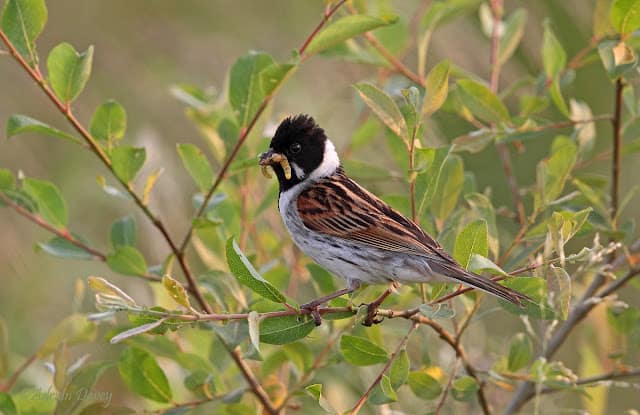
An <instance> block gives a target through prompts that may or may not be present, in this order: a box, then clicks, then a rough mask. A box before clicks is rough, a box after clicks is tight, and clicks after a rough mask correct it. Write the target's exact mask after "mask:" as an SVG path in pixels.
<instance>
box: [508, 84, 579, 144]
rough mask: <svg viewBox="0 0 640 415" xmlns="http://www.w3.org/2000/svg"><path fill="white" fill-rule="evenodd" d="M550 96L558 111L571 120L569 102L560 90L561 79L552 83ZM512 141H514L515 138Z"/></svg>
mask: <svg viewBox="0 0 640 415" xmlns="http://www.w3.org/2000/svg"><path fill="white" fill-rule="evenodd" d="M549 95H550V96H551V101H553V104H554V105H555V106H556V108H558V111H560V112H561V113H562V115H564V116H565V117H567V118H569V116H570V112H569V107H567V102H566V101H565V99H564V97H563V96H562V89H561V88H560V80H559V79H557V78H555V79H554V80H553V82H551V86H550V87H549ZM534 133H535V132H534ZM533 137H535V135H532V137H531V138H533ZM510 141H513V137H512V138H511V140H510Z"/></svg>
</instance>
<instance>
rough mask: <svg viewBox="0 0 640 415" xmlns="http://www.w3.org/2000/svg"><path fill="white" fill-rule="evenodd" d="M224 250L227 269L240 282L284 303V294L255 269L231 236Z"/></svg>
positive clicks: (277, 301) (272, 299) (262, 295)
mask: <svg viewBox="0 0 640 415" xmlns="http://www.w3.org/2000/svg"><path fill="white" fill-rule="evenodd" d="M226 252H227V264H228V265H229V269H230V270H231V272H232V273H233V275H234V276H235V277H236V278H237V279H238V281H239V282H240V283H241V284H243V285H245V286H246V287H248V288H250V289H251V290H252V291H253V292H255V293H256V294H258V295H260V296H261V297H264V298H266V299H268V300H271V301H273V302H276V303H284V302H285V301H286V299H285V296H284V295H283V294H282V293H281V292H280V291H278V289H277V288H276V287H274V286H273V285H272V284H271V283H270V282H269V281H267V280H265V279H264V278H262V276H261V275H260V274H259V273H258V271H256V269H255V268H254V267H253V265H252V264H251V262H249V260H248V259H247V257H246V256H245V255H244V254H243V253H242V251H241V250H240V247H239V246H238V244H237V243H236V241H235V240H234V239H233V238H229V240H228V241H227V249H226ZM263 324H266V323H263Z"/></svg>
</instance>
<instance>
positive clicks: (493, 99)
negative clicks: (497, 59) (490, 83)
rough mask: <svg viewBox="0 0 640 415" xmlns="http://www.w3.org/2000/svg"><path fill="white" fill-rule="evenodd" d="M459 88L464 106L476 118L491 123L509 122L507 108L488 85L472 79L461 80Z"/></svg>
mask: <svg viewBox="0 0 640 415" xmlns="http://www.w3.org/2000/svg"><path fill="white" fill-rule="evenodd" d="M458 87H459V91H460V95H461V98H462V100H463V103H464V105H465V106H466V107H467V108H469V111H471V113H472V114H473V115H474V116H476V117H478V118H480V119H481V120H483V121H486V122H489V123H497V122H508V121H509V111H508V110H507V107H505V105H504V104H503V103H502V101H501V100H500V98H498V96H497V95H496V94H494V93H493V92H491V90H490V89H489V88H488V87H487V86H486V85H484V84H481V83H480V82H476V81H474V80H472V79H461V80H459V81H458Z"/></svg>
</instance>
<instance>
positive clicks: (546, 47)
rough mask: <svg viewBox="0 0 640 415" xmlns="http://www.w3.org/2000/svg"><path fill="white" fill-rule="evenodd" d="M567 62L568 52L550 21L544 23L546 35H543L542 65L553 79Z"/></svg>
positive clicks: (549, 77)
mask: <svg viewBox="0 0 640 415" xmlns="http://www.w3.org/2000/svg"><path fill="white" fill-rule="evenodd" d="M566 64H567V52H565V51H564V48H563V47H562V45H561V44H560V42H559V41H558V38H557V37H556V35H555V33H553V29H551V25H550V24H549V22H548V21H545V23H544V35H543V37H542V65H543V66H544V73H545V74H546V75H547V78H548V79H553V78H555V77H557V76H558V75H559V74H560V71H562V70H563V69H564V67H565V66H566Z"/></svg>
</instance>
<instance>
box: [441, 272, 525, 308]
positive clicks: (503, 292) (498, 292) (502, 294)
mask: <svg viewBox="0 0 640 415" xmlns="http://www.w3.org/2000/svg"><path fill="white" fill-rule="evenodd" d="M447 268H449V267H447ZM445 275H446V276H448V277H450V278H453V279H454V280H457V281H459V282H461V283H463V284H466V285H470V286H471V287H473V288H477V289H479V290H481V291H484V292H487V293H489V294H491V295H495V296H496V297H499V298H502V299H504V300H507V301H509V302H511V303H513V304H515V305H517V306H519V307H524V303H526V302H527V301H532V299H531V297H529V296H528V295H525V294H522V293H520V292H518V291H516V290H512V289H511V288H507V287H505V286H504V285H500V284H498V283H497V282H495V281H492V280H490V279H489V278H485V277H483V276H481V275H478V274H474V273H472V272H469V271H467V270H465V269H464V268H462V267H456V268H455V269H453V267H451V268H450V272H447V273H446V274H445Z"/></svg>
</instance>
